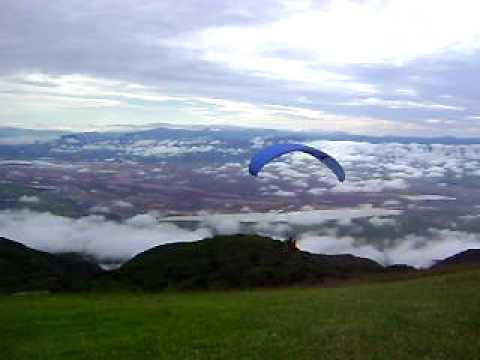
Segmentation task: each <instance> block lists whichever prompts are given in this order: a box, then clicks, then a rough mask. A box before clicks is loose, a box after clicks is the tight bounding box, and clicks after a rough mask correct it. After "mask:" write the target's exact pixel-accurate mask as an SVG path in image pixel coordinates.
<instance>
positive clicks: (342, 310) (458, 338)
mask: <svg viewBox="0 0 480 360" xmlns="http://www.w3.org/2000/svg"><path fill="white" fill-rule="evenodd" d="M479 285H480V270H473V271H472V270H469V271H461V272H455V273H449V274H442V275H436V276H430V277H424V278H419V279H414V280H406V281H396V282H391V283H374V284H361V285H354V286H348V287H338V288H289V289H275V290H252V291H234V292H210V293H161V294H77V295H56V294H55V295H53V294H17V295H10V296H2V297H0V319H1V321H0V334H1V337H0V359H5V360H9V359H15V360H21V359H69V360H74V359H105V360H122V359H436V360H440V359H478V356H479V354H480V343H479V341H478V339H480V292H479V291H478V289H479Z"/></svg>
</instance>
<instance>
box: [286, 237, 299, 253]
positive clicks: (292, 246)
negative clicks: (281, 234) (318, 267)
mask: <svg viewBox="0 0 480 360" xmlns="http://www.w3.org/2000/svg"><path fill="white" fill-rule="evenodd" d="M287 250H288V253H289V254H293V253H295V252H297V251H298V248H297V240H295V239H293V238H292V237H289V238H288V240H287Z"/></svg>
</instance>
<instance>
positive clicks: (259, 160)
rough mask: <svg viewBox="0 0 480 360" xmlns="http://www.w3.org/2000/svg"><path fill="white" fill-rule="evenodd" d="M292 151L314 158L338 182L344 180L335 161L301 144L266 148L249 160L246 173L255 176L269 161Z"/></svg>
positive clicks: (340, 167)
mask: <svg viewBox="0 0 480 360" xmlns="http://www.w3.org/2000/svg"><path fill="white" fill-rule="evenodd" d="M293 151H301V152H304V153H307V154H310V155H312V156H314V157H316V158H317V159H318V160H320V161H321V162H322V163H324V164H325V166H327V167H328V168H329V169H330V170H331V171H332V172H333V173H334V174H335V175H336V177H337V179H338V180H339V181H340V182H343V181H344V180H345V171H344V170H343V168H342V166H341V165H340V164H339V163H338V162H337V160H335V159H334V158H333V157H331V156H330V155H328V154H326V153H324V152H323V151H320V150H318V149H315V148H313V147H311V146H306V145H302V144H290V143H286V144H275V145H271V146H268V147H266V148H265V149H263V150H261V151H259V152H258V153H256V154H255V155H254V156H253V158H252V159H251V160H250V165H249V167H248V171H249V172H250V174H251V175H253V176H257V175H258V173H259V172H260V170H262V168H263V167H264V166H265V165H266V164H268V163H269V162H270V161H272V160H273V159H275V158H277V157H279V156H282V155H284V154H286V153H290V152H293Z"/></svg>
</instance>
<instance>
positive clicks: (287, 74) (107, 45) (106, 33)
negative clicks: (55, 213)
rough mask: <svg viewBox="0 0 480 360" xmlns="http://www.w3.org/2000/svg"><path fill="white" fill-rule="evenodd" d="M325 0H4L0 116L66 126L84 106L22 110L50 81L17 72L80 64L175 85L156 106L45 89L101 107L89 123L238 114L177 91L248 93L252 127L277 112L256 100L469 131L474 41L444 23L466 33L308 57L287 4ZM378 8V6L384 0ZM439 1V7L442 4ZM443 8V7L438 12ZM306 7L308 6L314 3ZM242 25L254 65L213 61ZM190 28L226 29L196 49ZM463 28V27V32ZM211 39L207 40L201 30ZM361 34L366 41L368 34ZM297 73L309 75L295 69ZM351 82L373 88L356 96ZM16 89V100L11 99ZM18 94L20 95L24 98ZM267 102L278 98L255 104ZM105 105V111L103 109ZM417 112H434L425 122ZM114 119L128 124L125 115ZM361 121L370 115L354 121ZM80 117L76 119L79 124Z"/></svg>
mask: <svg viewBox="0 0 480 360" xmlns="http://www.w3.org/2000/svg"><path fill="white" fill-rule="evenodd" d="M399 3H400V2H399ZM334 5H335V2H324V1H319V2H292V1H274V0H268V1H262V2H258V1H251V0H249V1H244V2H241V3H239V2H234V1H217V0H215V1H209V3H208V11H207V10H206V8H205V4H204V3H202V2H200V1H192V0H181V1H161V2H151V1H113V0H104V1H100V2H99V1H77V0H75V1H70V2H68V4H67V3H62V2H33V3H31V2H29V3H26V2H18V1H13V0H5V1H3V2H2V12H1V13H0V23H1V24H2V34H1V35H0V47H1V49H2V53H1V56H0V75H3V76H5V77H8V82H7V85H8V86H5V85H2V87H3V89H2V92H1V94H0V95H1V98H0V99H1V101H2V102H4V103H7V104H8V105H9V106H8V107H3V110H2V113H0V116H1V117H2V118H3V119H4V121H5V122H6V121H8V122H9V123H10V124H11V125H16V126H24V127H28V126H36V127H42V126H44V127H46V126H52V127H63V128H67V126H66V125H69V126H70V127H74V126H73V124H74V123H78V122H81V121H82V120H81V119H84V118H85V117H87V116H86V115H85V113H77V112H75V111H73V110H71V109H70V110H69V111H60V110H59V109H58V108H56V109H55V110H52V109H49V110H48V111H46V112H45V113H41V112H39V111H35V112H29V110H28V109H29V108H30V107H34V108H35V110H38V108H37V107H38V104H41V105H42V106H45V105H46V103H47V101H46V99H45V98H40V99H39V98H38V97H37V96H38V94H39V93H41V92H42V91H56V90H58V84H54V83H52V82H51V81H45V80H44V81H34V82H32V81H31V80H29V79H27V78H25V77H24V76H23V75H25V74H31V73H42V74H48V75H49V76H53V77H55V76H64V75H69V74H82V75H85V76H89V77H91V78H96V79H111V80H115V81H118V82H120V83H119V84H123V83H122V82H126V83H131V84H142V85H144V86H151V87H155V88H156V89H157V91H159V92H163V93H168V95H170V96H172V95H175V96H187V98H185V99H184V100H185V101H184V102H183V103H181V102H180V103H177V104H176V105H172V104H168V106H167V105H166V104H163V105H162V107H159V106H153V107H150V104H147V105H145V104H138V101H132V99H129V100H125V99H119V98H118V97H111V96H107V97H105V96H103V97H98V98H94V99H93V98H90V99H81V101H80V99H78V96H77V99H74V97H72V96H70V97H68V99H67V98H65V97H60V96H59V95H56V97H54V98H53V99H51V102H52V103H53V104H56V106H57V107H58V106H59V105H58V104H60V103H63V102H66V101H67V100H68V104H69V106H72V105H75V106H79V105H82V106H89V107H92V106H94V107H96V106H100V105H101V106H102V107H107V108H108V110H107V111H105V109H104V111H102V110H101V109H95V110H90V111H91V112H90V113H88V118H89V119H91V120H89V121H91V122H92V124H95V125H96V126H97V127H100V125H101V124H102V123H104V122H107V121H109V122H112V121H114V120H112V118H118V119H120V118H121V117H123V118H136V119H137V120H136V121H137V122H138V123H135V124H133V123H132V124H130V125H132V126H135V125H138V124H145V123H146V122H147V121H152V120H153V119H156V118H158V117H159V116H160V117H165V118H168V119H172V120H171V121H173V122H177V121H178V122H179V121H180V119H186V120H185V122H189V121H190V122H195V121H199V120H198V119H200V118H202V117H199V116H198V115H199V114H202V116H204V117H205V118H203V120H202V121H203V122H205V121H207V120H208V121H212V118H215V119H217V120H216V121H217V122H221V121H223V122H224V123H225V122H229V121H231V120H232V119H234V118H239V117H240V115H242V114H240V113H234V114H230V115H232V117H230V118H226V117H225V115H227V114H226V112H225V111H224V110H225V109H224V108H221V111H213V110H212V109H211V108H209V107H208V106H204V105H202V106H196V105H195V106H193V105H192V103H191V100H189V98H192V97H196V98H198V97H208V98H217V99H218V98H220V99H228V100H231V101H236V102H243V103H247V104H251V105H252V106H253V108H251V109H250V110H251V111H250V112H248V113H247V114H246V115H245V114H243V116H245V117H246V118H248V119H250V123H252V124H254V125H255V126H260V127H262V126H263V127H275V126H280V125H281V124H282V122H280V123H278V122H277V123H276V122H274V121H263V120H260V119H259V118H258V117H257V115H259V114H260V113H262V114H263V116H265V112H266V109H269V111H270V113H269V114H268V116H270V117H273V118H278V116H275V113H274V111H276V112H283V113H282V114H283V116H284V117H285V119H284V120H285V122H288V123H289V124H296V123H295V121H297V120H299V119H300V120H302V126H301V128H303V127H305V128H306V127H308V126H312V125H314V126H315V128H318V129H324V130H328V131H332V130H340V129H342V130H346V131H351V132H357V133H359V132H360V133H361V132H370V133H371V132H372V131H373V130H372V129H375V130H376V131H377V132H379V131H382V132H383V133H396V132H397V133H404V134H424V135H436V134H437V135H438V134H453V135H456V136H463V135H465V134H468V135H474V134H477V135H478V134H480V127H479V125H478V124H477V123H476V122H474V121H471V120H472V116H473V117H474V116H478V115H479V114H480V108H479V107H478V102H477V101H476V97H477V93H478V88H477V87H476V85H475V84H478V83H479V81H476V80H479V79H478V77H479V76H480V75H478V74H480V72H479V71H478V70H479V69H478V64H479V62H478V56H479V55H478V51H477V49H476V48H475V46H473V45H472V44H473V42H469V36H470V34H468V33H465V34H463V33H461V32H460V33H456V32H455V34H454V36H457V37H458V42H459V43H460V44H463V45H464V46H467V45H469V46H470V45H471V46H470V47H467V51H458V49H456V48H452V49H450V48H451V44H450V43H449V41H451V39H450V40H449V39H447V40H448V41H447V40H444V39H443V38H440V40H442V41H447V42H446V48H447V50H446V51H443V50H442V51H440V53H438V52H436V51H431V53H429V52H428V51H426V50H423V48H422V47H421V46H418V47H412V48H413V49H414V50H415V51H416V52H417V53H418V54H417V53H415V51H413V52H414V53H413V54H404V53H401V52H400V53H399V55H398V56H399V57H400V58H401V59H403V58H405V59H408V61H398V63H395V61H394V60H392V59H390V56H391V55H392V54H390V53H388V52H387V55H388V56H386V55H385V54H383V52H380V53H379V54H377V55H376V56H378V57H379V58H371V59H370V58H367V59H363V58H362V56H360V60H362V59H363V61H359V62H352V63H347V64H345V63H342V61H344V57H345V56H344V54H343V55H342V54H337V55H342V56H340V60H342V59H343V60H342V61H340V60H338V62H335V61H333V62H332V63H326V64H321V65H319V64H317V63H316V57H315V56H318V54H316V51H318V49H317V48H315V46H314V44H311V43H308V44H304V42H303V41H302V39H303V37H304V36H303V35H304V34H303V33H302V31H303V30H304V29H302V28H301V26H300V25H301V24H302V22H301V21H299V19H301V17H298V16H300V15H302V14H303V15H305V14H308V13H312V11H318V10H324V11H329V10H331V7H332V6H334ZM357 5H358V3H357ZM361 6H363V7H364V8H365V9H367V10H368V9H369V6H370V5H369V3H368V2H365V3H362V4H361ZM464 7H465V6H457V7H454V8H453V10H455V11H459V12H460V15H459V16H463V17H465V21H466V22H467V23H468V21H471V19H470V18H468V11H467V10H468V9H467V8H466V7H465V8H466V9H467V10H462V9H463V8H464ZM381 10H384V6H382V7H381ZM442 10H445V8H444V7H442ZM445 13H446V12H445V11H444V12H442V14H441V15H445ZM315 14H316V15H317V16H320V15H319V14H320V13H315ZM303 15H302V16H303ZM340 15H341V14H340ZM447 15H448V12H447ZM353 18H355V17H353ZM292 19H293V20H292ZM295 19H297V20H295ZM307 20H308V18H307ZM285 21H287V23H285ZM288 21H294V22H293V25H295V26H293V25H292V26H293V27H292V28H291V29H289V31H291V32H292V36H294V35H295V31H300V32H299V34H298V36H297V37H296V38H294V39H297V40H296V41H298V42H299V43H296V41H295V44H293V45H292V39H290V40H289V39H283V38H281V39H275V38H274V37H272V35H271V34H275V32H274V31H272V30H269V29H277V30H278V28H275V27H274V26H275V24H278V23H281V24H288ZM316 23H319V24H322V23H323V22H322V21H317V22H316ZM272 26H273V27H272ZM344 30H345V29H344ZM405 31H406V30H405ZM472 31H473V30H472ZM250 33H253V34H258V35H259V36H253V37H252V36H250V37H249V39H250V41H249V42H247V45H248V44H249V43H252V44H253V43H255V41H258V46H265V48H259V49H254V50H255V52H254V54H249V53H247V54H243V53H242V54H243V55H245V56H246V58H247V59H248V58H250V59H254V57H253V55H255V56H257V55H258V56H260V58H259V59H257V58H255V59H256V60H258V64H260V65H258V64H254V66H253V65H252V66H253V67H251V68H249V67H248V66H247V64H246V63H247V61H244V62H241V64H240V65H241V66H240V68H239V67H235V66H233V65H232V64H231V63H230V62H229V61H223V60H222V56H220V55H225V53H224V52H223V51H224V50H225V49H223V48H222V46H223V45H224V44H223V43H224V42H225V43H226V44H227V45H228V44H232V43H235V44H236V43H237V40H239V38H240V39H245V38H248V37H247V35H248V34H250ZM337 33H341V29H337V28H336V27H335V26H333V28H332V29H331V31H330V32H329V36H333V35H335V36H337V35H338V36H344V35H348V34H343V35H342V34H337ZM392 33H396V32H392ZM399 33H401V32H399ZM202 34H215V35H217V34H227V35H225V36H229V37H233V39H231V38H227V39H217V38H216V37H213V36H212V37H211V38H210V39H211V41H212V43H208V42H207V44H202V46H203V47H201V48H198V49H197V48H192V47H191V46H187V45H188V44H187V45H185V46H184V45H182V41H183V40H185V39H186V40H185V41H186V42H188V41H187V40H188V39H196V37H200V38H202ZM322 34H323V33H321V34H319V35H322ZM475 34H476V33H475V32H474V34H473V35H475ZM349 35H350V36H344V37H341V39H343V40H344V41H351V39H352V38H354V37H355V33H354V32H353V31H350V33H349ZM473 35H472V36H473ZM235 36H236V37H235ZM452 36H453V35H452ZM207 38H208V37H207ZM364 38H365V39H368V38H369V37H366V36H365V37H364ZM444 38H447V36H444ZM217 40H218V43H215V42H213V41H217ZM274 40H275V41H274ZM262 41H263V42H262ZM362 41H363V40H362ZM372 41H373V40H372ZM239 44H240V45H239V46H240V48H241V49H240V50H242V49H243V48H247V47H246V46H244V47H242V44H243V43H242V42H239ZM420 44H421V43H420ZM425 44H426V45H424V46H423V47H424V48H427V47H428V46H427V45H429V44H437V42H435V41H431V42H425ZM190 45H191V44H190ZM327 45H328V46H330V45H331V43H330V42H327ZM366 45H368V44H366ZM372 46H373V48H374V49H376V46H375V43H374V44H373V45H372ZM397 47H398V48H400V46H397ZM364 48H365V46H363V47H362V46H359V47H358V49H357V53H353V54H352V55H356V56H358V55H362V54H364V50H363V49H364ZM402 49H403V48H402ZM227 50H228V49H227ZM244 50H245V49H244ZM247 50H248V49H247ZM377 50H378V49H377ZM390 50H391V49H390ZM390 50H389V51H390ZM403 50H405V49H403ZM427 50H428V49H427ZM433 50H436V49H433ZM450 50H451V51H450ZM209 51H210V52H211V51H213V53H214V55H215V54H217V53H218V55H219V56H212V57H211V58H209ZM449 51H450V52H449ZM372 53H373V52H372ZM393 54H396V51H393ZM432 54H433V55H432ZM226 55H228V59H230V60H231V59H235V58H236V57H235V56H233V55H235V54H230V53H227V54H226ZM249 55H252V56H250V57H249ZM384 55H385V56H386V57H385V56H384ZM347 58H348V57H347ZM352 58H355V56H352ZM212 59H213V60H212ZM219 59H220V60H219ZM255 59H254V60H255ZM379 59H380V60H385V59H386V60H385V61H379ZM264 60H265V61H267V60H268V61H270V60H273V62H272V63H271V64H273V65H275V66H277V64H280V65H279V66H278V69H277V70H278V71H277V70H275V71H276V72H275V74H274V75H275V76H270V75H272V74H269V69H271V68H273V66H268V64H270V63H267V64H265V63H263V62H262V61H264ZM387 60H388V61H387ZM222 61H223V62H222ZM252 61H253V60H252ZM258 66H260V68H258ZM279 74H280V76H278V75H279ZM309 74H310V75H315V76H306V75H309ZM317 77H319V79H318V80H316V81H314V84H311V83H310V84H308V81H307V80H308V79H310V78H312V79H316V78H317ZM306 83H307V84H306ZM123 85H125V84H123ZM307 85H308V86H307ZM19 86H20V87H22V86H31V87H33V88H32V89H30V92H25V89H24V88H18V87H19ZM121 87H122V86H120V88H121ZM63 90H64V89H63ZM137 90H138V89H137ZM129 91H131V92H134V89H133V88H130V89H129ZM363 92H367V93H372V92H374V93H377V94H381V95H378V96H372V95H371V94H370V95H368V96H366V97H365V96H364V97H362V96H359V93H363ZM372 99H373V100H372ZM20 100H21V101H22V102H21V103H19V104H16V105H15V103H16V102H18V101H20ZM177 100H178V99H177ZM189 101H190V102H189ZM26 104H27V105H30V106H25V105H26ZM342 104H343V105H342ZM345 104H356V105H357V106H351V105H345ZM271 105H275V106H283V107H284V108H279V107H277V108H264V107H265V106H271ZM257 107H258V108H257ZM285 107H288V109H287V108H285ZM294 108H295V109H296V110H294ZM298 108H302V109H303V110H307V111H310V112H311V113H310V115H308V116H305V114H306V112H305V111H303V113H302V112H301V111H299V109H298ZM113 109H115V115H114V116H112V115H111V112H112V111H113ZM179 109H180V110H179ZM20 110H21V111H20ZM217 110H218V109H217ZM254 110H255V111H254ZM260 110H261V111H260ZM452 110H457V111H452ZM52 112H53V113H55V115H56V116H55V117H59V118H64V120H61V121H60V120H58V121H52V120H51V118H52V116H51V115H52ZM312 112H313V113H312ZM192 114H193V115H192ZM82 115H83V116H82ZM93 115H95V116H93ZM120 115H121V116H120ZM134 115H135V116H134ZM332 115H335V116H337V117H340V118H348V117H354V120H355V121H353V122H351V123H350V122H349V123H347V124H344V125H343V126H339V128H338V129H337V128H335V129H332V127H331V124H332V123H333V122H336V120H338V119H335V118H332ZM469 117H470V118H469ZM221 118H223V120H222V119H221ZM252 119H253V120H252ZM429 119H430V120H431V119H437V120H438V121H436V122H431V121H430V122H429V121H427V120H429ZM67 123H69V124H67ZM119 123H120V121H119ZM121 123H122V124H123V125H128V123H125V121H121ZM244 123H245V124H248V123H249V122H248V121H245V122H244ZM365 123H367V124H371V126H370V127H366V126H365ZM88 125H89V124H87V125H84V126H83V128H88ZM340 125H341V124H340ZM452 125H454V126H452ZM282 126H285V125H282ZM291 126H293V125H291ZM77 127H79V126H78V125H77ZM467 131H468V132H467Z"/></svg>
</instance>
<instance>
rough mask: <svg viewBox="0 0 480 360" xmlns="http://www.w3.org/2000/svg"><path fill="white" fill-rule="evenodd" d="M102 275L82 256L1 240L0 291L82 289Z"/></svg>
mask: <svg viewBox="0 0 480 360" xmlns="http://www.w3.org/2000/svg"><path fill="white" fill-rule="evenodd" d="M101 272H102V270H101V269H100V268H99V267H98V266H97V265H95V264H92V263H90V262H88V261H85V260H83V259H81V258H80V257H77V256H72V255H68V256H61V255H52V254H48V253H45V252H41V251H37V250H33V249H30V248H28V247H26V246H24V245H22V244H19V243H17V242H14V241H11V240H8V239H5V238H2V237H0V292H16V291H17V292H18V291H35V290H49V291H52V290H80V289H84V288H87V287H88V286H89V282H90V281H92V279H93V278H94V277H96V276H97V275H98V274H100V273H101Z"/></svg>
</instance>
